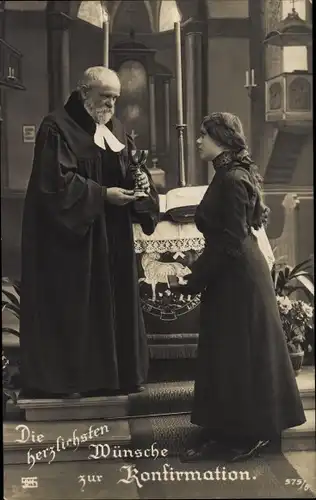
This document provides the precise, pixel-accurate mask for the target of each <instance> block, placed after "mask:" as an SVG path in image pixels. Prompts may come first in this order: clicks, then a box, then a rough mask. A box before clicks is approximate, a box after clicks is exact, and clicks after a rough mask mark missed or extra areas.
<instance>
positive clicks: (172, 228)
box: [133, 221, 275, 269]
mask: <svg viewBox="0 0 316 500" xmlns="http://www.w3.org/2000/svg"><path fill="white" fill-rule="evenodd" d="M133 231H134V244H135V251H136V253H151V252H158V253H165V252H186V251H188V250H195V251H197V252H201V251H202V250H203V248H204V237H203V235H202V233H200V231H198V229H197V228H196V226H195V224H193V223H186V224H178V223H175V222H170V221H162V222H159V223H158V224H157V226H156V229H155V231H154V233H153V234H151V235H150V236H148V235H146V234H144V233H143V231H142V229H141V227H140V225H139V224H134V225H133ZM252 232H253V234H254V235H255V236H256V237H257V239H258V245H259V247H260V250H261V251H262V253H263V255H264V256H265V258H266V260H267V262H268V265H269V268H270V269H272V266H273V263H274V261H275V259H274V254H273V251H272V248H271V245H270V242H269V239H268V237H267V234H266V232H265V229H264V228H261V229H259V230H258V231H256V230H255V229H252Z"/></svg>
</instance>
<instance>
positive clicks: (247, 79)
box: [245, 71, 250, 87]
mask: <svg viewBox="0 0 316 500" xmlns="http://www.w3.org/2000/svg"><path fill="white" fill-rule="evenodd" d="M249 86H250V85H249V71H246V85H245V87H249Z"/></svg>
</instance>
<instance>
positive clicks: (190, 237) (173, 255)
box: [134, 222, 204, 335]
mask: <svg viewBox="0 0 316 500" xmlns="http://www.w3.org/2000/svg"><path fill="white" fill-rule="evenodd" d="M134 237H135V251H136V256H137V265H138V273H139V293H140V299H141V306H142V310H143V314H144V320H145V326H146V331H147V333H148V334H161V335H166V334H167V335H169V334H192V333H194V334H197V333H198V330H199V306H200V294H192V295H187V294H183V293H181V291H172V290H171V289H170V287H169V284H168V276H170V275H174V276H177V277H178V278H181V277H183V276H185V275H186V274H189V273H190V272H191V271H190V267H191V265H192V263H193V262H194V261H195V260H196V259H197V258H198V257H199V255H200V253H201V251H202V250H203V246H204V241H203V238H202V235H201V234H200V233H199V232H198V231H197V229H196V227H195V226H194V224H187V225H181V224H175V223H171V222H161V223H159V224H158V226H157V228H156V231H155V233H154V234H153V235H151V236H145V235H143V234H142V233H141V230H140V228H139V226H137V227H134Z"/></svg>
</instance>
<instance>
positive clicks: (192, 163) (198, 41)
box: [185, 26, 203, 186]
mask: <svg viewBox="0 0 316 500" xmlns="http://www.w3.org/2000/svg"><path fill="white" fill-rule="evenodd" d="M196 28H198V26H197V27H196ZM196 28H195V29H196ZM185 81H186V114H187V117H186V124H187V161H186V165H187V176H186V177H187V185H188V186H196V185H200V184H202V183H203V180H202V179H203V171H202V162H201V160H200V158H199V155H198V152H197V148H196V140H197V138H198V136H199V130H200V123H201V119H202V32H198V31H195V30H194V31H193V30H192V31H191V30H188V31H187V33H185Z"/></svg>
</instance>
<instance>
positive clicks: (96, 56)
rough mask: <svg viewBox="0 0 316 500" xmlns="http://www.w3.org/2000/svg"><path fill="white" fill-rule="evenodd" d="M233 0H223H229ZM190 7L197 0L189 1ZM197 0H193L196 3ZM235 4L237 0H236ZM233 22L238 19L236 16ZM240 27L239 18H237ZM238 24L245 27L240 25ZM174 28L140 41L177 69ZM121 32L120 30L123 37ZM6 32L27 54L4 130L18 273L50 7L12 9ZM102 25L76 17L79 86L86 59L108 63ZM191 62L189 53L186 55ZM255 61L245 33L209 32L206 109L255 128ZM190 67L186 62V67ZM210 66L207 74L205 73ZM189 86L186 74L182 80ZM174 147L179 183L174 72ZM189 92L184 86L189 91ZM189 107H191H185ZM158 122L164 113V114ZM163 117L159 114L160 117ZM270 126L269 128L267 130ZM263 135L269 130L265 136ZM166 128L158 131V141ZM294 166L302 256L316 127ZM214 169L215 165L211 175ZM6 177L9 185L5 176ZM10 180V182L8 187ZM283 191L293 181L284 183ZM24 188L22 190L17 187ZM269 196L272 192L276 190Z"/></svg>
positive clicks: (308, 247) (73, 32) (173, 179)
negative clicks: (25, 132) (249, 73)
mask: <svg viewBox="0 0 316 500" xmlns="http://www.w3.org/2000/svg"><path fill="white" fill-rule="evenodd" d="M221 1H222V0H221ZM229 4H230V5H232V4H233V2H225V5H226V6H228V5H229ZM186 5H187V8H188V9H192V5H193V3H192V1H191V2H187V4H186ZM194 5H195V4H194ZM223 5H224V2H223V3H221V2H219V0H217V1H213V2H212V1H211V0H210V1H209V2H208V6H209V11H208V13H209V16H210V17H212V16H219V17H221V16H222V17H223V19H224V18H225V12H226V13H227V12H228V11H224V8H223V7H222V6H223ZM236 5H237V2H236ZM236 5H235V3H234V9H235V10H234V12H233V13H231V14H229V12H228V15H227V16H226V17H228V18H229V16H230V15H231V16H233V15H234V16H236V17H237V18H238V16H239V17H240V18H241V19H242V18H243V17H244V16H245V9H246V7H245V5H246V2H243V3H242V2H241V3H240V6H241V10H240V11H238V9H237V11H236ZM234 26H235V24H234ZM237 29H238V23H237ZM239 31H240V30H239ZM168 36H169V39H170V34H169V35H167V34H166V35H161V36H160V38H159V37H155V43H154V46H153V43H152V42H151V41H150V40H151V39H150V36H148V35H143V36H142V35H139V36H138V40H139V42H142V43H144V44H145V45H147V46H148V47H151V48H155V49H156V55H155V60H156V62H157V63H160V64H163V65H164V66H165V67H166V68H167V69H168V70H169V71H170V73H171V74H173V75H174V74H175V50H174V46H173V37H171V43H169V42H166V40H167V38H168ZM116 38H117V40H119V37H117V36H116ZM6 40H7V42H8V43H10V44H11V45H12V46H14V47H16V48H17V49H18V50H19V51H21V52H22V54H23V82H24V85H25V87H26V90H25V91H14V90H6V91H5V92H4V111H5V116H4V120H5V123H4V131H5V137H6V154H5V155H4V158H3V159H4V164H3V165H2V167H3V169H4V171H3V172H2V188H3V193H2V200H1V211H2V252H3V255H2V273H3V275H6V276H11V277H17V278H18V277H19V276H20V234H21V221H22V210H23V200H24V194H23V191H25V188H26V185H27V182H28V179H29V175H30V171H31V165H32V156H33V148H34V144H32V143H23V139H22V127H23V125H35V126H36V127H38V126H39V124H40V121H41V119H42V118H43V116H44V115H45V114H46V113H47V111H48V84H49V82H48V76H47V38H46V21H45V12H44V11H41V12H36V11H33V12H23V11H8V12H6ZM102 45H103V41H102V32H101V31H100V30H99V29H98V28H96V27H94V26H91V25H89V24H86V23H84V22H82V21H76V22H73V23H72V24H71V28H70V83H71V87H73V86H74V85H75V83H76V81H77V79H78V77H79V76H80V74H81V73H82V71H83V70H84V69H85V68H87V67H88V66H92V65H98V64H102ZM184 64H185V61H184ZM247 69H249V39H247V38H246V37H245V36H240V34H239V36H237V35H236V36H234V34H233V33H229V34H228V35H227V33H226V34H225V36H223V35H222V36H216V37H214V36H213V34H212V33H211V32H210V33H209V36H208V39H207V68H205V78H206V79H207V81H208V86H207V96H206V97H207V99H206V101H207V102H206V106H205V114H206V113H207V112H211V111H215V110H222V111H223V110H225V111H231V112H233V113H236V114H237V115H239V116H240V117H241V119H242V122H243V124H244V128H245V132H246V135H247V136H248V137H250V136H251V129H252V127H251V122H250V111H251V110H250V99H249V97H248V95H247V92H246V91H245V89H244V83H245V71H246V70H247ZM184 70H185V67H184ZM206 71H207V75H206ZM184 92H185V82H184ZM170 95H171V103H170V104H171V113H170V122H171V139H170V144H171V151H170V155H169V157H168V159H162V160H161V165H159V166H161V167H162V168H163V169H164V170H165V171H166V178H167V189H170V188H173V187H176V186H177V182H178V171H177V169H178V167H177V135H176V130H175V126H174V125H175V124H176V88H175V80H174V79H172V80H171V94H170ZM184 96H185V93H184ZM160 98H161V96H158V97H157V101H156V102H157V108H158V109H160V108H161V101H160V100H159V99H160ZM184 115H185V109H184ZM158 123H159V120H158ZM160 123H162V122H161V120H160ZM268 128H269V127H267V128H265V130H264V132H263V133H264V134H268ZM157 133H158V135H159V134H160V135H161V134H163V130H162V127H161V126H159V127H158V128H157ZM263 139H265V138H263ZM159 141H160V136H159V137H158V142H159ZM297 165H298V166H297V168H296V170H295V172H294V175H293V178H292V181H291V185H290V186H288V187H289V188H291V189H294V190H296V188H297V189H298V191H300V190H301V191H302V193H303V194H302V195H300V194H299V197H300V199H301V202H300V208H299V226H298V231H299V244H298V258H300V259H302V258H305V257H307V256H308V255H310V254H311V253H312V252H313V234H312V227H313V225H312V222H313V199H312V196H311V194H309V195H308V196H306V195H304V190H305V188H308V187H310V188H311V186H312V185H313V139H312V134H311V135H310V138H309V140H308V141H307V142H306V144H305V146H304V148H303V150H302V152H301V155H300V158H299V159H298V162H297ZM5 174H8V175H7V176H6V175H5ZM211 175H212V169H210V175H209V180H210V178H211ZM6 177H8V185H7V186H6V185H5V186H4V185H3V183H4V182H5V180H6ZM5 188H9V189H5ZM283 188H284V194H285V193H286V190H287V186H284V187H283ZM17 191H20V193H17ZM282 199H283V195H280V196H279V197H277V198H275V197H274V198H273V202H272V204H273V207H272V208H273V214H272V222H271V226H270V229H269V231H268V234H269V236H270V237H271V238H275V237H277V236H279V235H280V234H281V232H282V227H283V223H284V212H283V208H282V206H281V203H282ZM270 200H271V197H270Z"/></svg>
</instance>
